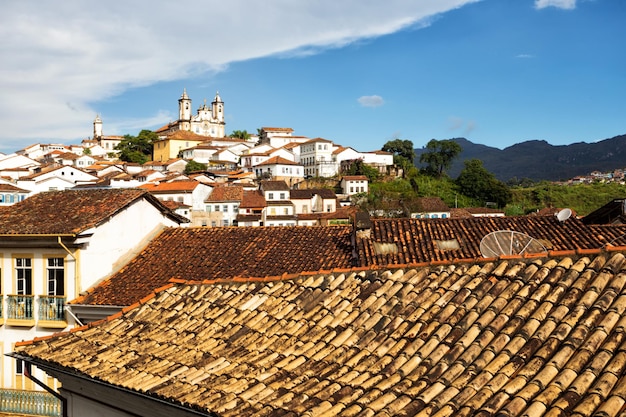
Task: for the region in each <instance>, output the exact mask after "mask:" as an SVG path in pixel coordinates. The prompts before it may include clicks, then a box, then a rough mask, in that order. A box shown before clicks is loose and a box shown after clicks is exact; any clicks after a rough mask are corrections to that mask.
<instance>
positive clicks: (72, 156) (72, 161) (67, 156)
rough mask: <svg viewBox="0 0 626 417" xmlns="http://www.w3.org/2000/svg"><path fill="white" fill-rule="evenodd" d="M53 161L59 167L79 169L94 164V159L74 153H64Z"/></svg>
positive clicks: (90, 156)
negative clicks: (66, 166) (67, 166)
mask: <svg viewBox="0 0 626 417" xmlns="http://www.w3.org/2000/svg"><path fill="white" fill-rule="evenodd" d="M54 159H55V161H56V162H58V163H59V164H61V165H69V166H74V167H77V168H81V169H85V168H87V167H88V166H91V165H93V164H95V163H96V159H95V158H94V157H93V156H92V155H79V154H76V153H74V152H64V153H62V154H60V155H59V156H57V157H55V158H54Z"/></svg>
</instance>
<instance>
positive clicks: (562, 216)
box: [556, 208, 572, 222]
mask: <svg viewBox="0 0 626 417" xmlns="http://www.w3.org/2000/svg"><path fill="white" fill-rule="evenodd" d="M571 215H572V210H570V209H568V208H564V209H563V210H561V211H559V212H558V213H557V214H556V218H557V219H559V221H560V222H564V221H565V220H567V219H569V218H570V216H571Z"/></svg>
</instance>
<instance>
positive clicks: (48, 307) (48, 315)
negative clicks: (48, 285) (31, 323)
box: [37, 295, 67, 329]
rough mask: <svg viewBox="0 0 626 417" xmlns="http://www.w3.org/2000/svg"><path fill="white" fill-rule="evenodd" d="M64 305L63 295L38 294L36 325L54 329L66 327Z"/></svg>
mask: <svg viewBox="0 0 626 417" xmlns="http://www.w3.org/2000/svg"><path fill="white" fill-rule="evenodd" d="M64 305H65V297H64V296H62V295H40V296H39V308H38V310H37V318H38V319H39V321H38V322H37V325H38V326H41V327H49V328H55V329H63V328H65V327H67V319H66V317H65V307H64Z"/></svg>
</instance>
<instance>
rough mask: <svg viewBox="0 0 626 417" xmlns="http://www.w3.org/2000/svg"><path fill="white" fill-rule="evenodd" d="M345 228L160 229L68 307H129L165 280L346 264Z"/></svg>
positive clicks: (268, 273)
mask: <svg viewBox="0 0 626 417" xmlns="http://www.w3.org/2000/svg"><path fill="white" fill-rule="evenodd" d="M350 236H351V229H350V228H347V227H343V228H339V227H337V228H312V227H211V228H172V229H167V230H165V231H164V232H163V233H162V234H161V235H160V236H159V237H157V238H156V239H155V240H154V241H153V242H152V243H151V244H150V245H148V247H147V248H146V249H144V251H143V252H142V253H141V254H140V255H139V256H137V257H136V258H135V259H133V260H132V261H131V262H130V263H128V265H126V266H125V267H124V268H122V269H121V270H120V271H119V272H117V273H116V274H114V275H113V276H112V277H111V278H110V279H108V280H107V281H105V282H103V283H102V284H101V285H98V286H96V287H95V288H92V289H91V290H89V291H88V293H87V294H86V295H85V296H83V297H79V298H78V299H76V300H74V301H73V302H72V303H73V304H103V305H122V306H123V305H130V304H132V303H134V302H136V301H137V300H139V299H141V298H143V297H145V296H146V295H147V294H149V293H150V292H151V291H153V290H154V289H155V288H158V287H160V286H161V285H164V284H166V283H167V282H168V280H169V279H170V278H182V279H195V280H204V279H216V278H225V279H231V278H234V277H239V276H241V277H252V276H255V277H264V276H272V275H281V274H283V273H285V272H287V273H299V272H302V271H318V270H326V269H331V268H347V267H350V266H351V265H352V248H351V246H350Z"/></svg>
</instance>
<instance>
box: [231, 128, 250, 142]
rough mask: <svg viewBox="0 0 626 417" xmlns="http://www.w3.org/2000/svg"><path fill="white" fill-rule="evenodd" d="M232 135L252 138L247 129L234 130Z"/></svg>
mask: <svg viewBox="0 0 626 417" xmlns="http://www.w3.org/2000/svg"><path fill="white" fill-rule="evenodd" d="M230 137H231V138H238V139H244V140H248V139H250V133H248V131H247V130H233V132H232V133H231V134H230Z"/></svg>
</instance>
